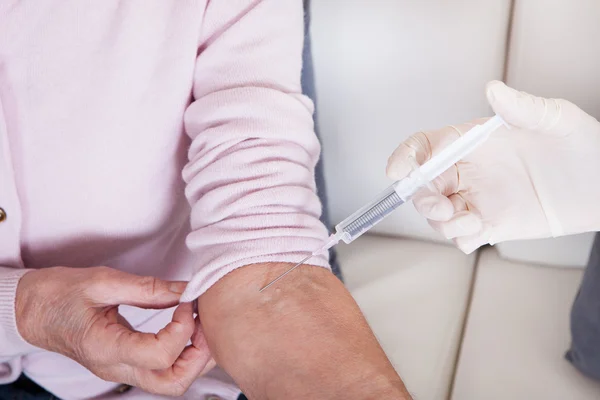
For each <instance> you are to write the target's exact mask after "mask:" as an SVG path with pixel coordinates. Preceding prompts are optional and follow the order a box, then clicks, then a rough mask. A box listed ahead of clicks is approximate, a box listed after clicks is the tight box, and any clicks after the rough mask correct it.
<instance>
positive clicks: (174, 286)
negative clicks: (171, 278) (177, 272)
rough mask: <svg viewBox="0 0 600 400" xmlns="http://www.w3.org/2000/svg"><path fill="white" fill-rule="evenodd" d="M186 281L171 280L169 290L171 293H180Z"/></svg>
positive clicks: (183, 289)
mask: <svg viewBox="0 0 600 400" xmlns="http://www.w3.org/2000/svg"><path fill="white" fill-rule="evenodd" d="M186 286H187V283H185V282H171V283H170V284H169V290H170V291H171V292H173V293H177V294H182V293H183V292H184V291H185V287H186Z"/></svg>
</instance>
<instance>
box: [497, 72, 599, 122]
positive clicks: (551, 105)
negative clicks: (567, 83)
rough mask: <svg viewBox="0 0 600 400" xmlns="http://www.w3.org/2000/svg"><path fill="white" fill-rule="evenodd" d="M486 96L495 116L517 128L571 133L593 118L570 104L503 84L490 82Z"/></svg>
mask: <svg viewBox="0 0 600 400" xmlns="http://www.w3.org/2000/svg"><path fill="white" fill-rule="evenodd" d="M486 94H487V98H488V102H489V103H490V105H491V106H492V109H493V110H494V112H495V113H496V114H498V115H499V116H500V117H502V118H503V119H504V121H506V122H507V123H508V124H510V125H513V126H516V127H518V128H523V129H529V130H537V131H545V132H550V133H570V132H571V130H572V129H573V127H574V126H575V125H576V124H577V123H578V122H579V121H580V120H581V119H582V118H584V117H587V118H591V117H590V116H589V115H588V114H586V113H585V112H584V111H582V110H581V109H580V108H579V107H577V106H576V105H574V104H573V103H571V102H568V101H566V100H562V99H546V98H543V97H537V96H533V95H531V94H528V93H525V92H519V91H517V90H515V89H513V88H510V87H508V86H506V85H505V84H504V83H503V82H500V81H492V82H489V83H488V84H487V88H486Z"/></svg>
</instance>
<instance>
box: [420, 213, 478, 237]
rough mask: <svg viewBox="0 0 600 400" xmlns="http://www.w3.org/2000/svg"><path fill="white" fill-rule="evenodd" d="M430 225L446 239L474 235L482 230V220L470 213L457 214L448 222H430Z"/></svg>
mask: <svg viewBox="0 0 600 400" xmlns="http://www.w3.org/2000/svg"><path fill="white" fill-rule="evenodd" d="M429 224H430V225H431V227H432V228H433V229H435V230H436V231H438V232H439V233H441V234H442V235H443V236H444V237H445V238H446V239H454V238H457V237H462V236H470V235H474V234H476V233H478V232H479V231H481V228H482V223H481V218H480V217H479V216H478V215H477V214H475V213H472V212H470V211H461V212H459V213H456V214H454V216H453V217H452V219H450V220H449V221H446V222H439V221H429Z"/></svg>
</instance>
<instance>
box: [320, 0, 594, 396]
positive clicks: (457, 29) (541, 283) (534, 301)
mask: <svg viewBox="0 0 600 400" xmlns="http://www.w3.org/2000/svg"><path fill="white" fill-rule="evenodd" d="M312 17H313V26H312V35H313V52H314V61H315V69H316V83H317V96H318V101H319V123H320V126H321V132H322V136H323V147H324V161H325V170H326V179H327V184H328V191H329V197H330V208H331V212H332V216H333V220H334V222H338V221H340V220H341V219H343V218H345V217H346V216H347V215H348V214H349V213H351V212H353V211H354V210H355V209H356V208H357V207H359V206H361V205H362V204H363V203H364V202H366V201H368V200H370V199H371V197H372V196H373V195H375V194H376V193H378V192H379V191H380V190H381V189H382V188H384V187H385V186H386V185H387V184H389V182H387V180H386V178H385V174H384V170H385V164H386V160H387V157H388V156H389V154H390V152H391V151H392V150H393V149H394V148H395V147H396V146H397V144H398V143H400V142H401V141H402V140H403V139H405V138H406V137H408V136H409V135H410V134H411V133H413V132H415V131H418V130H422V129H430V128H437V127H441V126H444V125H447V124H451V123H457V122H463V121H467V120H470V119H472V118H476V117H481V116H487V115H490V110H489V107H488V106H487V103H486V102H485V96H484V85H485V83H486V82H487V81H489V80H492V79H502V80H505V81H507V82H508V83H509V84H510V85H513V86H515V87H517V88H519V89H521V90H526V91H530V92H532V93H535V94H538V95H543V96H549V97H564V98H568V99H569V100H571V101H574V102H575V103H577V104H579V105H580V106H581V107H582V108H584V109H585V110H586V111H588V112H590V113H591V114H593V115H595V116H596V117H598V116H600V90H599V88H600V51H598V50H597V44H596V40H597V38H598V37H600V24H598V21H600V1H598V0H513V1H511V0H486V1H481V0H462V1H460V2H459V1H445V0H419V1H415V0H313V16H312ZM557 162H559V161H558V160H557ZM592 238H593V234H587V235H580V236H573V237H566V238H560V239H553V240H539V241H528V242H514V243H504V244H500V245H497V246H495V248H487V249H484V250H482V251H480V252H478V253H477V254H473V255H470V256H466V255H464V254H462V253H460V252H459V251H458V250H456V249H454V248H453V247H452V246H450V245H449V244H448V243H447V242H446V241H444V240H442V239H441V238H440V237H438V236H437V235H436V234H435V233H434V232H433V231H432V230H431V229H430V228H429V226H428V225H427V224H426V223H425V222H424V221H423V220H422V219H421V218H420V217H419V216H418V215H417V214H416V212H415V211H414V209H412V206H406V207H405V208H404V209H401V210H398V211H397V212H396V213H395V214H394V215H393V216H391V217H390V218H388V220H386V221H384V222H383V223H382V224H381V226H379V227H377V229H376V231H375V233H374V234H372V235H369V236H365V237H364V238H361V239H360V240H358V241H357V242H355V243H354V244H352V245H350V246H345V245H340V246H339V252H340V258H341V263H342V270H343V272H344V274H345V277H346V282H347V285H348V287H349V288H350V290H351V292H352V293H353V295H354V296H355V298H356V300H357V301H358V303H359V305H360V306H361V308H362V309H363V311H364V312H365V314H366V316H367V319H368V320H369V322H370V323H371V325H372V327H373V329H374V331H375V333H376V334H377V336H378V337H379V339H380V341H381V343H382V345H383V347H384V348H385V350H386V352H387V354H388V355H389V357H390V359H391V360H392V362H393V364H394V365H395V367H396V368H397V369H398V371H399V372H400V374H401V376H402V377H403V378H404V380H405V382H406V384H407V386H408V388H409V390H410V391H411V392H412V393H414V395H415V397H416V398H417V399H419V400H427V399H448V398H451V399H456V400H470V399H474V400H475V399H476V400H480V399H492V400H493V399H502V400H504V399H507V398H508V399H574V400H579V399H581V400H584V399H598V398H600V384H599V383H597V382H594V381H592V380H589V379H587V378H585V377H583V376H582V375H581V374H579V373H578V372H577V371H576V370H575V369H574V368H572V367H571V365H570V364H569V363H567V362H566V361H565V360H564V358H563V354H564V352H565V350H566V349H567V347H568V345H569V340H570V338H569V310H570V307H571V303H572V301H573V298H574V296H575V294H576V292H577V288H578V285H579V282H580V280H581V277H582V273H583V269H582V267H583V266H584V265H585V263H586V261H587V258H588V255H589V251H590V247H591V241H592Z"/></svg>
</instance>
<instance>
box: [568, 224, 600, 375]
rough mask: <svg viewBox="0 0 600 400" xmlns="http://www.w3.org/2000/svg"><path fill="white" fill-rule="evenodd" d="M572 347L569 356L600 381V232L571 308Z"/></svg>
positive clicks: (574, 363) (586, 372)
mask: <svg viewBox="0 0 600 400" xmlns="http://www.w3.org/2000/svg"><path fill="white" fill-rule="evenodd" d="M571 336H572V339H571V340H572V342H571V348H570V349H569V351H567V354H566V358H567V360H569V361H570V362H571V364H573V365H574V366H575V368H577V369H578V370H579V371H581V372H582V373H583V374H585V375H587V376H589V377H591V378H593V379H597V380H600V235H599V234H596V239H595V241H594V246H593V248H592V253H591V255H590V259H589V261H588V265H587V268H586V270H585V273H584V275H583V280H582V282H581V286H580V288H579V292H578V293H577V297H576V298H575V302H574V303H573V308H572V309H571Z"/></svg>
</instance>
